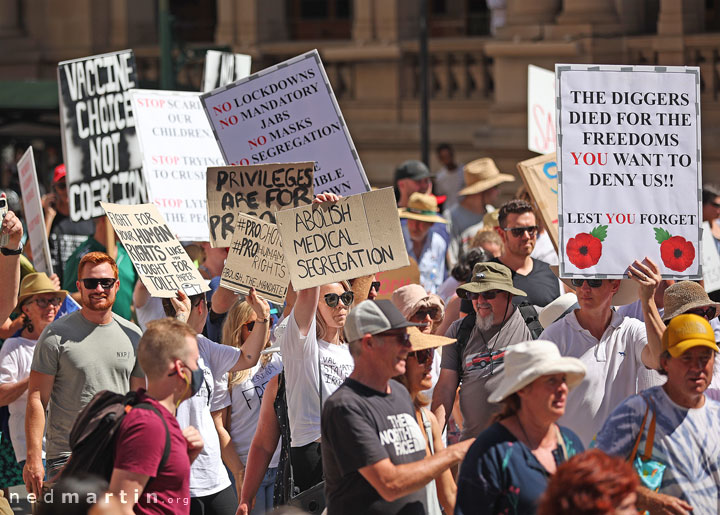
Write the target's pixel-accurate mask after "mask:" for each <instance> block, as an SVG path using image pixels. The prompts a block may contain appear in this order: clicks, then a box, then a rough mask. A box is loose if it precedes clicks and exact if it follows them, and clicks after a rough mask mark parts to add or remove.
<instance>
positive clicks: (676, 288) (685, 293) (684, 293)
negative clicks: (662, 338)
mask: <svg viewBox="0 0 720 515" xmlns="http://www.w3.org/2000/svg"><path fill="white" fill-rule="evenodd" d="M663 306H664V307H665V312H664V313H663V317H662V319H663V322H667V321H668V320H670V319H671V318H674V317H676V316H678V315H682V314H683V313H686V312H687V311H689V310H691V309H694V308H702V307H705V306H712V307H714V308H715V312H716V313H720V304H718V303H717V302H713V301H712V300H710V297H708V294H707V293H706V292H705V288H703V287H702V286H700V285H699V284H698V283H696V282H693V281H680V282H677V283H675V284H671V285H670V286H668V287H667V289H666V290H665V294H664V295H663Z"/></svg>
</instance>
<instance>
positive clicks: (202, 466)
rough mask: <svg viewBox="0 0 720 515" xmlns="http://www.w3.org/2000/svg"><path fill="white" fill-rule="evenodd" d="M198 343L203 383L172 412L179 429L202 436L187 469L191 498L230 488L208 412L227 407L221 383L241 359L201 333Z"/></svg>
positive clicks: (226, 347)
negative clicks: (224, 376)
mask: <svg viewBox="0 0 720 515" xmlns="http://www.w3.org/2000/svg"><path fill="white" fill-rule="evenodd" d="M197 343H198V350H199V351H200V357H199V358H198V365H199V366H200V368H202V370H203V373H204V375H205V381H203V385H202V386H201V387H200V390H199V391H198V393H196V394H195V395H193V396H192V397H190V398H189V399H187V400H185V401H183V402H181V403H180V406H179V407H178V410H177V413H175V418H177V421H178V424H180V427H181V428H182V429H185V428H186V427H188V426H193V427H194V428H195V429H197V430H198V431H199V432H200V434H201V435H202V439H203V444H204V446H203V450H202V451H200V454H199V455H198V457H197V458H195V461H193V463H192V466H191V468H190V496H191V497H203V496H206V495H211V494H214V493H217V492H219V491H221V490H224V489H225V488H227V487H228V486H230V478H229V477H228V475H227V471H226V470H225V465H223V462H222V457H221V456H220V439H219V438H218V434H217V430H216V429H215V423H214V422H213V419H212V415H211V414H210V412H212V411H217V410H219V409H222V408H224V407H225V406H227V405H228V404H229V402H227V401H225V400H224V397H226V396H227V386H226V387H225V389H224V390H223V389H222V388H221V386H222V383H221V380H222V376H223V375H224V374H225V373H226V372H227V371H228V370H230V369H231V368H232V367H233V366H234V365H235V363H236V362H237V360H238V357H240V349H236V348H235V347H230V346H229V345H220V344H219V343H215V342H213V341H210V340H208V339H207V338H205V337H204V336H203V335H201V334H198V335H197ZM215 378H218V379H217V380H216V379H215ZM210 389H212V391H211V390H210Z"/></svg>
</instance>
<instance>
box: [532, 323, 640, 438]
mask: <svg viewBox="0 0 720 515" xmlns="http://www.w3.org/2000/svg"><path fill="white" fill-rule="evenodd" d="M540 339H541V340H550V341H551V342H554V343H555V344H556V345H557V346H558V349H559V350H560V354H561V355H563V356H571V357H574V358H578V359H579V360H580V361H582V362H583V363H584V364H585V366H586V367H587V374H586V375H585V379H583V381H582V383H580V384H579V385H578V386H577V387H575V389H574V390H572V391H571V392H570V394H569V395H568V399H567V404H566V407H565V415H564V416H563V417H562V418H561V419H560V421H559V424H560V425H562V426H565V427H567V428H569V429H571V430H572V431H574V432H575V434H577V435H578V436H579V437H580V440H582V443H583V445H585V446H586V447H587V446H588V445H589V444H590V442H591V441H592V439H593V437H594V436H595V435H596V434H597V432H598V431H599V430H600V428H601V427H602V424H603V422H605V419H606V418H607V417H608V415H610V413H611V412H612V410H614V409H615V408H617V407H618V405H619V404H620V403H621V402H622V401H624V400H625V399H626V398H627V397H629V396H630V395H634V394H636V393H637V377H638V371H639V370H640V368H641V367H644V366H645V365H643V363H642V360H641V358H640V355H641V353H642V350H643V348H644V347H645V345H647V335H646V333H645V324H643V323H642V322H640V321H639V320H635V319H633V318H623V317H622V316H621V315H619V314H618V313H617V312H616V311H613V312H612V318H611V319H610V325H608V327H607V329H605V333H604V334H603V335H602V338H601V339H600V341H598V340H597V339H596V338H595V337H594V336H593V335H591V334H590V331H588V330H587V329H583V328H582V327H581V326H580V324H579V323H578V321H577V317H576V316H575V311H572V312H570V313H568V314H567V316H565V317H564V318H561V319H560V320H558V321H557V322H555V323H553V324H552V325H550V327H548V328H547V329H545V331H543V333H542V334H541V335H540Z"/></svg>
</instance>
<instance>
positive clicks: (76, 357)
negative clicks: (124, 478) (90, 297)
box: [32, 311, 143, 459]
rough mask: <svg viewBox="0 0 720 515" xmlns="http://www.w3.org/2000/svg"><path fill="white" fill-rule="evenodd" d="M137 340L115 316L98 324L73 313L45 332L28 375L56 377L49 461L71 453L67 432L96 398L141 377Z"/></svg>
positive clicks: (129, 326)
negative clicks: (32, 373) (33, 373)
mask: <svg viewBox="0 0 720 515" xmlns="http://www.w3.org/2000/svg"><path fill="white" fill-rule="evenodd" d="M141 335H142V333H141V332H140V328H139V327H138V326H136V325H135V324H133V323H131V322H128V321H127V320H125V319H124V318H122V317H120V316H117V315H115V314H114V313H113V321H112V322H110V323H109V324H106V325H97V324H94V323H92V322H90V321H89V320H88V319H86V318H85V317H84V316H82V314H81V313H80V311H75V312H74V313H70V314H69V315H66V316H64V317H62V318H60V319H58V320H56V321H54V322H53V323H51V324H50V325H49V326H47V327H46V328H45V330H44V331H43V332H42V334H41V335H40V338H39V339H38V342H37V345H36V346H35V354H34V355H33V361H32V370H34V371H35V372H40V373H42V374H47V375H51V376H55V382H54V383H53V387H52V391H51V392H50V401H49V403H48V417H47V424H46V428H47V431H46V433H47V434H46V447H45V450H46V454H47V458H48V459H52V458H59V457H62V456H67V455H69V454H70V445H69V444H68V436H69V434H70V429H72V425H73V422H75V418H76V417H77V415H78V413H80V411H81V410H82V409H83V408H84V407H85V405H87V403H88V402H90V400H91V399H92V398H93V396H94V395H95V394H96V393H98V392H99V391H101V390H111V391H113V392H118V393H126V392H127V391H128V390H129V389H130V376H131V375H132V376H134V377H143V372H142V370H141V369H140V365H139V364H138V363H137V359H136V351H137V345H138V342H139V341H140V336H141Z"/></svg>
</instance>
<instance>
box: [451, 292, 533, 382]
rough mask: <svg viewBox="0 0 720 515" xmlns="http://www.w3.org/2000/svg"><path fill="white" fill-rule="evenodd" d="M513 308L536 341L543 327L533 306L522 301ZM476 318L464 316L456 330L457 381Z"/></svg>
mask: <svg viewBox="0 0 720 515" xmlns="http://www.w3.org/2000/svg"><path fill="white" fill-rule="evenodd" d="M515 307H516V308H517V309H518V310H519V311H520V315H522V317H523V320H524V321H525V325H526V326H527V327H528V329H529V330H530V335H531V336H532V338H533V340H537V339H538V338H539V337H540V334H542V332H543V326H542V324H541V323H540V319H539V318H538V313H537V310H536V309H535V306H533V305H532V304H530V303H529V302H527V301H523V302H521V303H520V304H518V305H517V306H515ZM476 316H477V315H476V314H475V312H474V311H473V312H471V313H469V314H468V315H467V316H465V318H463V319H462V322H460V327H459V328H458V332H457V335H455V338H457V353H458V362H457V372H458V380H460V379H462V373H463V354H464V353H465V347H467V343H468V340H469V339H470V333H471V332H472V330H473V327H474V326H475V317H476Z"/></svg>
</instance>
